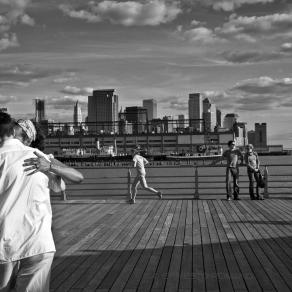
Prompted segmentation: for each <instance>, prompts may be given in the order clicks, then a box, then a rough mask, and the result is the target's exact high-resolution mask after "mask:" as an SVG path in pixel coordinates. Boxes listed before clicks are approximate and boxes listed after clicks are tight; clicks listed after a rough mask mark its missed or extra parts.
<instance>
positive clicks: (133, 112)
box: [124, 106, 147, 134]
mask: <svg viewBox="0 0 292 292" xmlns="http://www.w3.org/2000/svg"><path fill="white" fill-rule="evenodd" d="M124 115H125V119H126V121H127V122H130V123H132V125H133V134H141V133H143V132H146V130H147V128H146V124H147V110H146V109H145V108H144V107H141V106H130V107H126V109H125V112H124Z"/></svg>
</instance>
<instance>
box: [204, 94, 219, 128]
mask: <svg viewBox="0 0 292 292" xmlns="http://www.w3.org/2000/svg"><path fill="white" fill-rule="evenodd" d="M203 119H204V125H205V131H207V132H213V131H214V128H215V127H216V123H217V117H216V106H215V104H212V103H211V102H210V100H209V99H208V98H205V99H204V100H203Z"/></svg>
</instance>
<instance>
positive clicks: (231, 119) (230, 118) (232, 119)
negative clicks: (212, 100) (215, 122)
mask: <svg viewBox="0 0 292 292" xmlns="http://www.w3.org/2000/svg"><path fill="white" fill-rule="evenodd" d="M237 120H238V114H234V113H230V114H226V115H225V117H224V121H223V127H224V128H226V129H233V125H234V124H235V123H236V122H237Z"/></svg>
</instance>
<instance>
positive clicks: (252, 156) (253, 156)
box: [244, 151, 259, 169]
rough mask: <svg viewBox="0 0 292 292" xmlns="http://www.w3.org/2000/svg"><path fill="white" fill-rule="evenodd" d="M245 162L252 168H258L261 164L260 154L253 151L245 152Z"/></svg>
mask: <svg viewBox="0 0 292 292" xmlns="http://www.w3.org/2000/svg"><path fill="white" fill-rule="evenodd" d="M244 158H245V163H246V166H247V167H248V168H251V169H256V168H258V165H259V160H258V159H259V158H258V154H257V153H256V152H255V151H253V152H251V153H249V152H247V153H245V157H244Z"/></svg>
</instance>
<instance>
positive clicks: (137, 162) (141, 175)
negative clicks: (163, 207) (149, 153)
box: [130, 148, 162, 204]
mask: <svg viewBox="0 0 292 292" xmlns="http://www.w3.org/2000/svg"><path fill="white" fill-rule="evenodd" d="M139 153H140V149H139V148H136V149H133V150H132V155H133V162H134V168H135V169H136V171H137V175H136V177H135V179H134V182H133V184H132V188H131V198H130V203H131V204H135V199H136V195H137V188H138V185H139V184H140V183H141V185H142V187H143V189H144V190H146V191H149V192H151V193H153V194H156V195H157V196H158V197H159V198H160V199H162V193H161V192H159V191H157V190H155V189H154V188H151V187H149V186H148V185H147V182H146V178H145V176H146V171H145V164H148V163H149V162H148V160H147V159H146V158H145V157H143V156H141V155H140V154H139Z"/></svg>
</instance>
